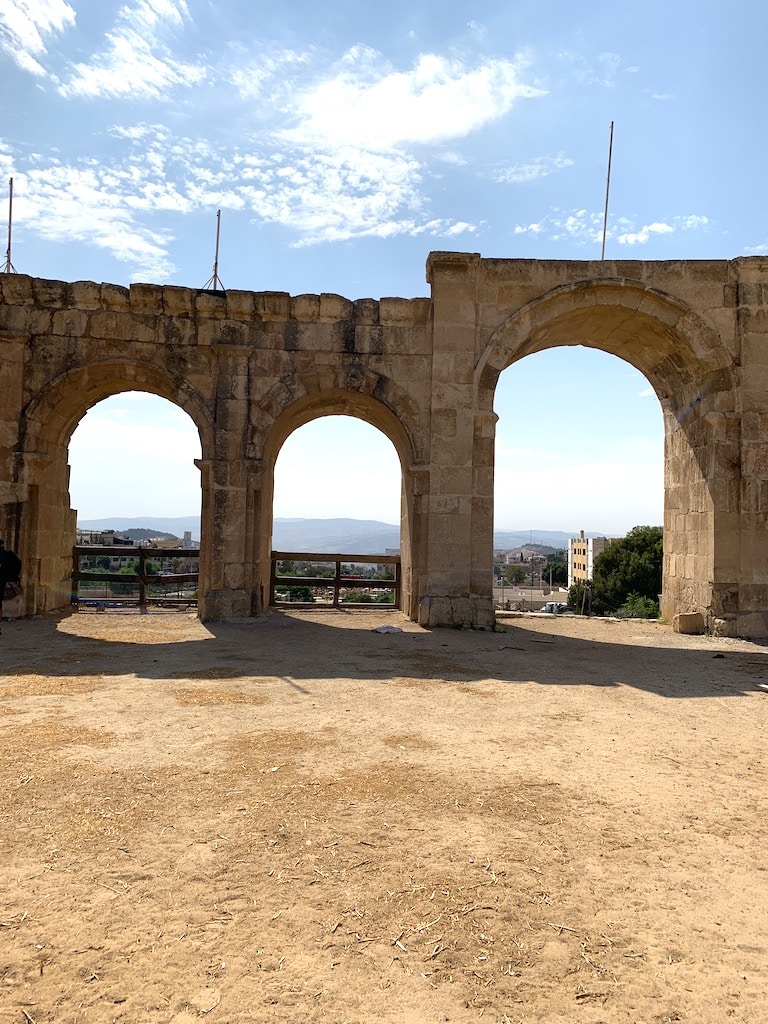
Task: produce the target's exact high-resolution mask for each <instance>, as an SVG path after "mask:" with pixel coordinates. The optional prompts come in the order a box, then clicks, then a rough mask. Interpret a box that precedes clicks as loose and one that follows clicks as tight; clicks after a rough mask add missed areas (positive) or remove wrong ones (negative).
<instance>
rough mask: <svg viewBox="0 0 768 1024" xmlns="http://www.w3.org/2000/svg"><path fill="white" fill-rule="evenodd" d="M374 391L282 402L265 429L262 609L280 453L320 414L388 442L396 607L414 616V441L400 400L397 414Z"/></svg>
mask: <svg viewBox="0 0 768 1024" xmlns="http://www.w3.org/2000/svg"><path fill="white" fill-rule="evenodd" d="M378 384H379V386H378V391H379V393H384V392H386V391H387V390H388V388H387V385H386V382H378ZM375 390H376V386H375V385H374V386H373V387H371V388H370V389H366V390H360V391H350V390H347V389H344V388H341V387H328V388H322V389H321V390H312V391H309V392H307V393H305V394H304V395H302V397H300V398H297V399H296V400H295V401H293V402H291V403H290V404H287V405H286V407H285V408H284V409H283V410H282V412H281V413H280V414H279V415H278V416H277V417H275V419H274V420H273V421H272V423H271V426H270V428H269V429H268V430H267V431H266V436H265V438H264V442H263V447H262V452H263V475H262V484H261V488H260V492H259V515H258V516H257V517H256V518H255V526H256V529H255V533H256V535H257V536H258V537H259V539H260V549H259V552H258V562H259V564H260V578H259V590H260V594H261V601H262V605H265V604H266V602H267V601H268V594H269V571H270V563H271V537H272V506H273V497H274V472H275V464H276V462H277V457H278V455H279V453H280V449H281V448H282V446H283V444H284V443H285V441H286V440H287V438H288V437H289V436H290V435H291V434H292V433H293V432H294V431H295V430H298V428H299V427H302V426H304V425H305V424H307V423H310V422H312V421H313V420H316V419H318V418H320V417H323V416H351V417H353V418H355V419H360V420H363V421H364V422H366V423H369V424H370V425H371V426H373V427H376V428H377V429H378V430H380V431H381V433H382V434H384V436H385V437H386V438H387V439H388V440H389V441H391V442H392V444H393V446H394V448H395V451H396V452H397V456H398V459H399V461H400V468H401V481H402V486H401V496H400V557H401V573H402V575H401V580H402V588H401V606H402V610H403V611H405V613H406V614H408V615H409V616H410V617H412V618H415V617H416V614H417V606H418V594H419V578H418V573H417V572H415V571H414V565H416V566H418V565H419V564H420V561H419V557H418V554H419V552H418V547H419V538H420V536H421V509H420V498H419V481H418V475H419V469H418V460H417V458H416V455H415V450H414V448H415V446H414V441H413V438H412V436H411V435H410V434H409V432H408V429H407V426H406V421H407V413H406V410H405V408H404V402H403V400H402V396H401V402H400V403H399V404H400V411H401V414H400V415H399V416H398V415H396V414H395V412H394V411H393V410H392V409H391V408H390V407H389V405H388V404H385V403H384V402H383V401H381V400H380V399H379V398H376V397H374V395H373V391H375ZM390 390H392V391H395V392H396V390H397V389H395V388H391V386H390Z"/></svg>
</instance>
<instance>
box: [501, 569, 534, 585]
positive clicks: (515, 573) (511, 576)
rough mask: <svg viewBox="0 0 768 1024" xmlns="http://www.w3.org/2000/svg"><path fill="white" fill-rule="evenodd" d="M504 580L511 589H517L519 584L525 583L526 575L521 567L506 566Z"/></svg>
mask: <svg viewBox="0 0 768 1024" xmlns="http://www.w3.org/2000/svg"><path fill="white" fill-rule="evenodd" d="M504 579H505V580H506V581H507V583H508V584H509V585H510V586H511V587H517V586H519V585H520V584H521V583H525V581H526V580H527V579H528V573H527V572H526V571H525V569H524V568H523V567H522V565H508V566H507V567H506V569H505V570H504Z"/></svg>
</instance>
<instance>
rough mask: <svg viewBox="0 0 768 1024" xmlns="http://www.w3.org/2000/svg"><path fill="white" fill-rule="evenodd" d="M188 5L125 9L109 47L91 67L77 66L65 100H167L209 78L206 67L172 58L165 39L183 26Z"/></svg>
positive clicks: (182, 0) (154, 2)
mask: <svg viewBox="0 0 768 1024" xmlns="http://www.w3.org/2000/svg"><path fill="white" fill-rule="evenodd" d="M188 13H189V12H188V9H187V4H186V0H137V2H136V3H134V4H131V5H126V6H124V7H122V8H121V9H120V11H119V13H118V15H117V22H116V26H115V28H114V29H113V31H112V32H108V33H107V36H106V41H107V45H106V47H105V49H104V50H103V51H102V53H100V54H97V55H96V56H95V57H94V58H93V59H92V61H91V63H87V64H86V63H80V64H76V65H75V66H74V69H73V73H72V75H71V76H70V78H69V79H68V81H66V82H64V83H62V84H61V85H60V86H59V92H60V93H61V95H62V96H66V97H72V96H84V97H91V98H94V97H111V98H116V97H128V96H143V97H148V98H152V99H161V98H167V96H168V92H169V90H170V89H172V88H173V87H174V86H184V87H189V86H191V85H195V84H198V83H200V82H201V81H203V80H204V79H205V78H206V75H207V73H208V72H207V69H206V67H204V66H201V65H197V64H190V63H187V62H185V61H179V60H176V59H174V57H173V56H172V54H171V51H170V49H169V48H168V47H167V46H166V45H165V44H164V43H163V41H162V38H161V36H162V34H163V33H164V32H167V31H168V29H172V28H178V27H181V26H182V25H183V23H184V19H185V18H186V17H187V16H188Z"/></svg>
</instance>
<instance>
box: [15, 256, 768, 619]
mask: <svg viewBox="0 0 768 1024" xmlns="http://www.w3.org/2000/svg"><path fill="white" fill-rule="evenodd" d="M427 280H428V282H429V285H430V289H431V294H430V297H428V298H417V299H399V298H382V299H378V300H374V299H358V300H356V301H350V300H348V299H344V298H341V297H340V296H338V295H298V296H293V297H292V296H290V295H288V294H285V293H282V292H248V291H227V292H226V293H225V292H210V291H205V290H195V289H190V288H180V287H173V286H158V285H145V284H136V285H132V286H131V287H130V288H123V287H118V286H115V285H111V284H95V283H92V282H87V281H81V282H75V283H65V282H61V281H47V280H40V279H36V278H31V277H27V276H24V275H19V274H3V275H0V380H1V381H2V395H3V402H2V408H1V409H0V530H2V532H3V534H4V536H5V537H6V538H7V541H8V543H9V544H10V545H12V546H14V547H16V548H17V550H19V551H20V553H21V555H22V557H23V560H24V567H25V570H24V571H25V577H24V580H23V582H24V584H25V592H26V601H27V612H28V613H37V612H43V611H47V610H51V609H56V608H61V607H64V606H65V605H67V604H68V601H69V591H70V585H69V573H70V569H71V548H72V544H73V543H74V536H75V512H74V511H72V510H70V499H69V491H68V466H67V457H68V456H67V453H68V445H69V440H70V437H71V435H72V432H73V430H74V429H75V427H76V426H77V423H78V422H79V420H80V419H81V418H82V416H83V415H84V414H85V413H86V412H87V410H88V409H89V408H91V406H93V405H94V404H95V403H97V402H99V401H101V400H102V399H104V398H107V397H108V396H110V395H114V394H116V393H118V392H121V391H126V390H140V391H149V392H152V393H154V394H157V395H160V396H162V397H164V398H167V399H169V400H170V401H172V402H175V403H176V404H177V405H178V406H180V407H181V408H183V409H184V410H185V411H186V412H187V413H189V415H190V416H191V417H192V419H193V420H194V422H195V424H196V425H197V428H198V430H199V432H200V438H201V442H202V451H203V457H202V459H201V460H200V474H201V485H202V550H201V562H200V572H201V577H200V604H199V611H200V614H201V615H202V616H203V617H205V618H207V619H230V618H240V617H243V616H254V615H258V614H259V613H261V612H262V611H263V610H264V608H265V605H266V604H267V602H268V599H269V572H270V549H271V533H272V530H271V524H272V491H273V473H274V466H275V460H276V458H277V455H278V453H279V451H280V446H281V445H282V443H283V441H284V440H285V439H286V438H287V437H288V435H289V434H290V433H291V432H292V431H293V430H295V429H296V428H297V427H299V426H300V425H302V424H304V423H306V422H308V421H309V420H312V419H314V418H315V417H317V416H319V415H321V414H331V413H334V414H348V415H351V416H357V417H359V418H361V419H363V420H366V421H367V422H369V423H371V424H373V425H374V426H376V427H378V428H379V429H380V430H382V431H383V433H384V434H386V436H387V437H388V438H389V439H390V440H391V441H392V442H393V444H394V446H395V448H396V450H397V452H398V455H399V457H400V463H401V466H402V526H401V536H402V541H401V544H402V547H401V555H402V563H403V605H402V606H403V610H404V612H405V613H406V614H408V615H409V616H410V617H411V618H412V619H414V620H418V621H419V622H421V623H422V624H424V625H426V626H437V625H469V626H475V627H487V626H491V625H492V624H493V622H494V611H493V604H492V592H491V585H492V580H491V568H492V558H493V549H492V544H493V539H492V538H493V467H494V434H495V423H496V416H495V414H494V411H493V397H494V389H495V387H496V382H497V380H498V377H499V374H500V373H501V371H502V370H504V369H505V368H506V367H507V366H509V365H510V364H511V363H514V362H515V361H516V360H518V359H520V358H522V357H523V356H525V355H528V354H529V353H532V352H538V351H541V350H543V349H546V348H551V347H553V346H558V345H574V344H581V345H587V346H590V347H593V348H598V349H602V350H603V351H606V352H610V353H613V354H614V355H617V356H620V357H621V358H622V359H625V360H627V361H628V362H629V363H631V364H632V365H633V366H635V367H636V368H637V369H638V370H639V371H640V372H641V373H643V374H644V375H645V376H646V377H647V378H648V380H649V381H650V383H651V384H652V385H653V387H654V389H655V392H656V394H657V396H658V398H659V401H660V403H661V407H662V410H663V415H664V423H665V453H664V461H665V508H664V547H665V554H664V584H663V600H662V612H663V614H664V616H665V617H667V618H669V619H670V620H671V619H672V618H673V616H674V615H675V614H677V613H685V614H688V613H696V612H698V613H701V614H702V615H703V616H704V621H705V622H707V623H708V624H709V625H710V626H712V627H715V628H718V629H720V630H721V631H722V632H725V633H731V634H738V635H741V636H745V637H763V636H766V635H768V558H767V557H766V549H767V547H768V544H767V542H766V515H767V514H768V305H767V303H768V259H767V258H764V257H749V258H740V259H736V260H706V261H686V260H680V261H665V262H640V261H608V260H606V261H591V262H581V261H559V260H557V261H555V260H502V259H482V258H481V257H480V256H479V255H477V254H474V253H449V252H435V253H432V254H430V256H429V258H428V261H427ZM553 486H554V487H556V486H557V482H556V481H553Z"/></svg>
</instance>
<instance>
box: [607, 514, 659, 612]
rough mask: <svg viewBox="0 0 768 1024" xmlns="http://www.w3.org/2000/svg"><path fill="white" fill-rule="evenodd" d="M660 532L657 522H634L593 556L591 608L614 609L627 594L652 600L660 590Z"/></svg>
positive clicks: (622, 601) (617, 607) (625, 600)
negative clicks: (646, 524)
mask: <svg viewBox="0 0 768 1024" xmlns="http://www.w3.org/2000/svg"><path fill="white" fill-rule="evenodd" d="M662 559H663V532H662V529H661V527H660V526H636V527H635V528H634V529H632V530H630V531H629V533H628V534H627V535H626V537H623V538H622V539H621V540H617V541H614V542H613V544H611V546H610V547H608V548H606V549H605V551H603V552H602V553H601V554H599V555H598V556H597V558H596V559H595V564H594V569H593V574H592V611H593V612H595V613H596V614H598V615H602V614H604V613H605V612H615V611H617V610H618V609H619V608H621V607H622V606H623V605H625V604H626V603H627V601H628V599H629V597H630V595H632V596H633V599H635V600H636V599H639V598H647V599H648V600H650V601H652V602H653V603H654V604H655V603H656V601H657V600H658V595H659V594H660V593H661V571H662Z"/></svg>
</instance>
